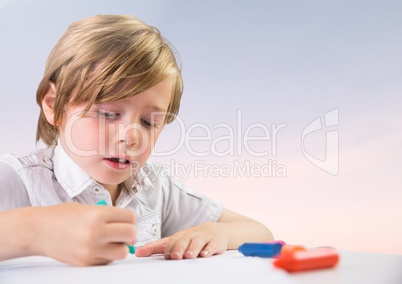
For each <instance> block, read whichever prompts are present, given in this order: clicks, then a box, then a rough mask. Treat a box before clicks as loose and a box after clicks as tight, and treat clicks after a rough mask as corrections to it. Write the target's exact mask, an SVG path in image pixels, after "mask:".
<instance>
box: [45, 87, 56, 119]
mask: <svg viewBox="0 0 402 284" xmlns="http://www.w3.org/2000/svg"><path fill="white" fill-rule="evenodd" d="M44 92H45V94H44V95H43V98H42V109H43V113H44V114H45V117H46V120H47V121H48V122H49V123H50V124H51V125H55V124H54V104H55V102H56V85H55V84H54V83H53V82H51V81H49V83H48V84H47V86H46V89H45V91H44Z"/></svg>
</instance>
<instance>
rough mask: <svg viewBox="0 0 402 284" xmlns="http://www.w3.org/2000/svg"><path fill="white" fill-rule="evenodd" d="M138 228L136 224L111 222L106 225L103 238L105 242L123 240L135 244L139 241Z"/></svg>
mask: <svg viewBox="0 0 402 284" xmlns="http://www.w3.org/2000/svg"><path fill="white" fill-rule="evenodd" d="M136 236H137V230H136V228H135V226H134V225H132V224H127V223H109V224H107V225H106V226H104V231H103V232H102V237H101V238H102V240H103V242H104V243H119V242H123V243H126V244H128V245H134V244H135V243H136V241H137V238H136Z"/></svg>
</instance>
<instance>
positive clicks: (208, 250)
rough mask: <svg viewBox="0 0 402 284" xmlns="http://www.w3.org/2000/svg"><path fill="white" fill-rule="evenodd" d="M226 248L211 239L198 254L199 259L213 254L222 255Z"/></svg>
mask: <svg viewBox="0 0 402 284" xmlns="http://www.w3.org/2000/svg"><path fill="white" fill-rule="evenodd" d="M225 251H226V248H225V247H224V246H223V244H221V243H220V242H219V241H217V240H214V239H212V240H211V241H210V242H209V243H208V244H207V245H206V246H205V247H204V248H203V249H202V250H201V252H200V256H201V257H208V256H212V255H215V254H222V253H224V252H225Z"/></svg>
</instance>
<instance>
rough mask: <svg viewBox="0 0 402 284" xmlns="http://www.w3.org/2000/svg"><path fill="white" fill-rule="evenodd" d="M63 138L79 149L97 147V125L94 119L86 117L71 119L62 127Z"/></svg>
mask: <svg viewBox="0 0 402 284" xmlns="http://www.w3.org/2000/svg"><path fill="white" fill-rule="evenodd" d="M64 139H65V141H66V142H70V143H73V144H74V147H75V148H78V149H80V150H94V149H98V145H99V125H98V123H97V122H96V121H94V120H92V119H87V118H79V119H75V120H72V121H71V122H70V123H67V124H66V126H65V128H64Z"/></svg>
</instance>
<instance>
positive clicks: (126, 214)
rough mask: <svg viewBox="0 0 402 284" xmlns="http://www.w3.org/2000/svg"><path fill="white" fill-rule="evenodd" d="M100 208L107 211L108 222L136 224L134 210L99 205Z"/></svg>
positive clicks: (106, 218)
mask: <svg viewBox="0 0 402 284" xmlns="http://www.w3.org/2000/svg"><path fill="white" fill-rule="evenodd" d="M97 208H98V209H100V210H104V212H105V221H106V222H108V223H113V222H122V223H130V224H134V223H135V220H136V217H135V214H134V212H133V211H130V210H128V209H122V208H116V207H112V206H102V207H101V206H98V207H97Z"/></svg>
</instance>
